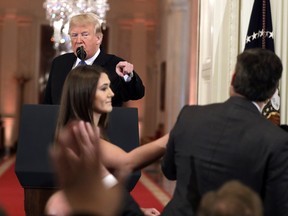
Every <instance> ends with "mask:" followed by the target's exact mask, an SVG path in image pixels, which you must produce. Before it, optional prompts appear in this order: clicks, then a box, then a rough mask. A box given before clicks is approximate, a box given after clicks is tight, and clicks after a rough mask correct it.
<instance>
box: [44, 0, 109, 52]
mask: <svg viewBox="0 0 288 216" xmlns="http://www.w3.org/2000/svg"><path fill="white" fill-rule="evenodd" d="M43 6H44V8H45V9H46V17H47V19H48V20H50V24H51V26H53V28H54V35H53V41H54V46H55V49H56V50H58V51H60V52H67V51H69V50H70V49H71V47H70V38H69V36H68V22H69V19H70V17H71V16H74V15H76V14H79V13H85V12H93V13H95V14H97V15H98V17H99V19H100V21H101V22H102V25H103V26H105V23H106V20H105V18H106V12H107V11H108V10H109V4H108V3H107V0H45V2H44V4H43Z"/></svg>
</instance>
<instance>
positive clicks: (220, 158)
mask: <svg viewBox="0 0 288 216" xmlns="http://www.w3.org/2000/svg"><path fill="white" fill-rule="evenodd" d="M281 74H282V63H281V60H280V59H279V58H278V57H277V56H276V55H275V54H274V53H273V52H271V51H269V50H265V49H249V50H246V51H244V52H243V53H242V54H240V55H239V56H238V57H237V63H236V67H235V73H234V75H233V78H232V82H231V88H230V98H229V99H228V100H227V101H225V102H224V103H217V104H211V105H206V106H197V105H194V106H185V107H184V108H183V109H182V111H181V112H180V114H179V116H178V119H177V122H176V124H175V126H174V128H173V129H172V131H171V133H170V138H169V141H168V144H167V151H166V154H165V156H164V158H163V161H162V162H163V163H162V171H163V173H164V175H165V176H166V177H167V178H168V179H170V180H177V182H176V188H175V192H174V195H173V197H172V199H171V201H170V202H169V203H168V205H167V206H166V208H165V209H164V211H163V213H162V215H163V216H167V215H177V216H182V215H183V216H184V215H189V216H191V215H195V213H196V211H197V208H198V205H199V201H200V199H201V197H202V195H203V194H205V193H206V192H208V191H211V190H215V189H218V188H219V187H220V186H222V185H223V184H224V183H225V182H227V181H229V180H233V179H235V180H238V181H240V182H242V183H243V184H245V185H247V186H249V187H250V188H252V189H253V190H254V191H255V192H256V193H258V194H259V196H260V197H261V199H262V200H263V205H264V212H265V216H284V215H287V213H288V187H287V185H288V135H287V133H286V132H285V131H283V130H282V129H281V128H279V127H278V126H276V125H274V124H273V123H271V122H270V121H268V120H267V119H265V117H263V116H262V115H261V109H262V108H263V107H264V105H265V103H266V102H267V101H268V100H269V99H270V98H271V97H272V95H273V93H274V92H275V90H276V88H277V86H278V84H279V79H280V78H281Z"/></svg>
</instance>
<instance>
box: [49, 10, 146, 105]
mask: <svg viewBox="0 0 288 216" xmlns="http://www.w3.org/2000/svg"><path fill="white" fill-rule="evenodd" d="M69 35H70V38H71V45H72V49H73V53H66V54H63V55H60V56H58V57H56V58H55V59H54V60H53V62H52V66H51V70H50V74H49V79H48V82H47V85H46V91H45V96H44V101H43V103H44V104H59V102H60V97H61V92H62V87H63V84H64V81H65V78H66V76H67V74H68V73H69V72H70V70H71V69H72V68H74V67H76V66H77V65H78V64H79V63H80V64H98V65H100V66H102V67H104V68H105V69H106V70H107V71H108V76H109V79H110V81H111V89H112V90H113V92H114V94H115V96H114V97H113V99H112V105H113V106H122V104H123V102H126V101H128V100H138V99H141V98H142V97H143V96H144V94H145V87H144V85H143V83H142V80H141V78H140V77H139V76H138V74H137V73H136V72H135V71H134V70H133V65H132V64H131V63H129V62H127V61H124V60H123V59H122V58H120V57H118V56H115V55H111V54H106V53H105V52H103V51H102V50H100V45H101V42H102V38H103V34H102V30H101V23H100V22H99V19H98V17H97V15H96V14H94V13H84V14H79V15H76V16H73V17H72V18H71V20H70V23H69ZM83 51H85V52H84V55H83ZM77 52H78V55H77ZM79 54H80V56H81V55H82V56H85V62H81V59H80V58H81V57H80V56H79ZM77 56H78V57H77Z"/></svg>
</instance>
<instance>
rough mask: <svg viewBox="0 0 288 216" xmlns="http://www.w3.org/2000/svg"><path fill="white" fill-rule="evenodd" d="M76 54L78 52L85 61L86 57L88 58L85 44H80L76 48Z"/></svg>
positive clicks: (78, 55)
mask: <svg viewBox="0 0 288 216" xmlns="http://www.w3.org/2000/svg"><path fill="white" fill-rule="evenodd" d="M76 54H77V57H78V58H79V59H81V61H84V60H85V58H86V55H87V54H86V51H85V50H84V47H83V46H80V47H78V48H77V49H76Z"/></svg>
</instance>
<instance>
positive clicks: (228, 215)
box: [197, 181, 263, 216]
mask: <svg viewBox="0 0 288 216" xmlns="http://www.w3.org/2000/svg"><path fill="white" fill-rule="evenodd" d="M215 215H217V216H240V215H241V216H263V207H262V202H261V199H260V197H259V196H258V194H256V193H255V192H254V191H253V190H251V189H250V188H249V187H247V186H245V185H244V184H242V183H241V182H239V181H229V182H227V183H225V184H224V185H223V186H222V187H221V188H220V189H218V190H217V191H210V192H208V193H206V194H204V196H203V198H202V200H201V203H200V206H199V210H198V214H197V216H215Z"/></svg>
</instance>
